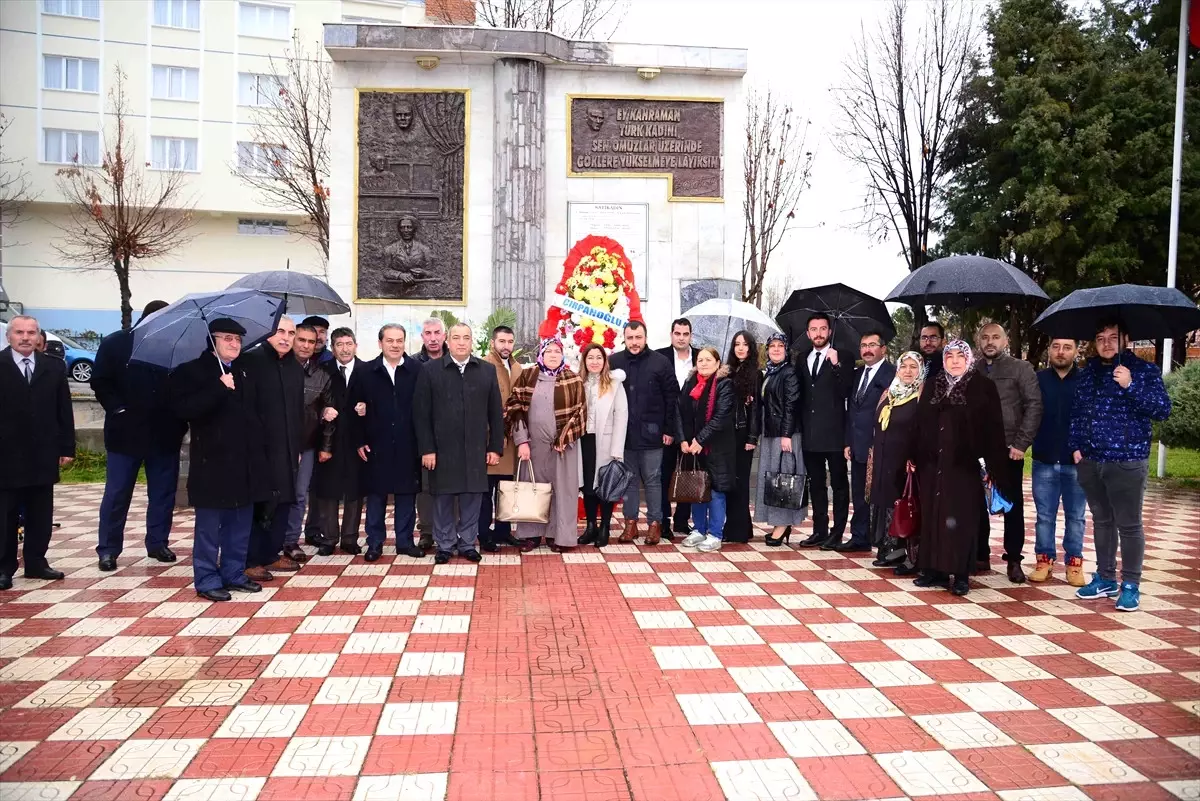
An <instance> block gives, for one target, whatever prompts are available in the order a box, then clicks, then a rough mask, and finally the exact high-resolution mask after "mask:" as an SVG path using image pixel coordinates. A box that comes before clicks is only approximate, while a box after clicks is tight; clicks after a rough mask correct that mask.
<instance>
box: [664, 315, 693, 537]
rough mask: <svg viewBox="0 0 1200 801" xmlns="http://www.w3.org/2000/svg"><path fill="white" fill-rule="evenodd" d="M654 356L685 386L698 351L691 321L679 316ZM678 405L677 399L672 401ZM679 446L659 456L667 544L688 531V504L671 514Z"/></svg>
mask: <svg viewBox="0 0 1200 801" xmlns="http://www.w3.org/2000/svg"><path fill="white" fill-rule="evenodd" d="M654 352H655V353H657V354H659V355H661V356H663V357H665V358H666V360H667V361H668V362H670V363H671V367H672V368H674V370H675V383H676V384H678V385H679V389H680V390H682V389H683V385H684V384H685V383H687V380H688V377H689V376H690V375H691V374H692V371H693V370H694V369H695V368H696V354H698V353H699V352H700V349H699V348H694V347H692V321H691V320H689V319H688V318H686V317H680V318H679V319H678V320H675V321H674V322H672V323H671V345H670V347H667V348H658V349H657V350H655V351H654ZM676 402H678V397H677V398H676ZM680 454H681V451H680V450H679V443H678V442H672V443H671V444H670V445H664V446H663V457H662V511H663V518H662V535H663V537H664V538H666V540H667V541H670V540H671V532H672V530H674V532H675V533H676V534H682V535H684V536H687V535H688V534H689V533H690V532H691V530H692V526H691V516H692V505H691V504H689V503H680V504H676V505H675V513H674V514H673V515H672V514H671V478H672V477H673V476H674V475H675V465H676V464H677V463H678V462H679V456H680Z"/></svg>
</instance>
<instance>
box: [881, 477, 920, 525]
mask: <svg viewBox="0 0 1200 801" xmlns="http://www.w3.org/2000/svg"><path fill="white" fill-rule="evenodd" d="M920 530H921V505H920V503H919V502H918V500H917V489H916V483H915V482H914V481H913V474H912V473H909V474H908V478H907V479H905V481H904V491H903V492H901V493H900V497H899V498H897V499H896V501H895V503H893V504H892V522H891V525H889V526H888V534H889V535H890V536H892V537H895V538H896V539H901V540H903V539H907V538H908V537H915V536H917V534H918V533H919V532H920Z"/></svg>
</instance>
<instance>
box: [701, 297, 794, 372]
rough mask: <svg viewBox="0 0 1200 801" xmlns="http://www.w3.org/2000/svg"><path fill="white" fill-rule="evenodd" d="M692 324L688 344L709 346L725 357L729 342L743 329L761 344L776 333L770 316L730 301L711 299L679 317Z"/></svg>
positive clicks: (737, 301) (743, 304)
mask: <svg viewBox="0 0 1200 801" xmlns="http://www.w3.org/2000/svg"><path fill="white" fill-rule="evenodd" d="M683 316H684V317H686V318H688V319H689V320H691V321H692V343H693V344H694V345H696V346H698V347H704V346H705V345H711V346H713V347H714V348H716V349H717V350H718V351H720V353H721V358H724V357H725V351H726V350H727V349H728V347H729V340H730V339H731V338H732V337H733V335H734V334H736V333H737V332H738V331H740V330H741V329H743V328H744V329H746V330H747V331H749V332H750V333H751V334H753V335H754V337H755V338H756V339H758V341H759V342H762V341H763V340H764V339H766V338H767V337H768V336H770V335H771V334H773V333H775V332H776V331H778V330H779V326H777V325H776V324H775V321H774V320H772V319H771V316H770V315H769V314H767V313H766V312H764V311H763V310H762V309H760V308H758V307H757V306H755V305H754V304H752V303H744V302H742V301H740V300H733V299H732V298H712V299H710V300H706V301H704V302H703V303H701V304H699V305H696V306H693V307H692V308H690V309H688V310H687V311H685V312H684V313H683Z"/></svg>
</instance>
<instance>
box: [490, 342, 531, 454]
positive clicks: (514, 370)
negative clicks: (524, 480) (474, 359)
mask: <svg viewBox="0 0 1200 801" xmlns="http://www.w3.org/2000/svg"><path fill="white" fill-rule="evenodd" d="M484 361H485V362H487V363H488V364H490V365H492V367H495V368H496V382H497V383H498V384H499V385H500V405H501V406H503V405H504V404H506V403H508V396H509V395H511V394H512V387H513V382H514V381H516V380H517V377H518V376H519V375H521V370H523V369H524V367H523V366H522V365H521V363H520V362H518V361H517V360H516V359H514V358H510V359H509V360H508V363H509V365H510V366H509V367H505V366H504V362H503V361H501V360H500V357H499V356H497V355H496V352H495V351H488V355H487V357H486V358H484ZM516 465H517V446H516V445H514V444H513V442H512V440H509V439H505V440H504V453H502V454H501V455H500V464H498V465H494V466H492V467H489V468H488V474H489V475H493V476H511V475H512V474H513V470H515V469H516Z"/></svg>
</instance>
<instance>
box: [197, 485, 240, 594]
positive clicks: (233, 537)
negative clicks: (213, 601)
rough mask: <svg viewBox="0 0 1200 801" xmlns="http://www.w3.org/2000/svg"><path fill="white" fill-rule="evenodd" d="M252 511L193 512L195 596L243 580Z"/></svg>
mask: <svg viewBox="0 0 1200 801" xmlns="http://www.w3.org/2000/svg"><path fill="white" fill-rule="evenodd" d="M253 516H254V507H253V506H250V505H246V506H238V507H236V508H234V509H205V508H200V509H197V510H196V532H195V535H194V542H193V544H192V581H193V583H195V585H196V591H197V592H206V591H208V590H219V589H221V588H222V587H227V586H229V585H230V584H240V583H242V582H244V581H245V580H246V552H247V549H248V548H249V547H250V522H251V520H252V519H253Z"/></svg>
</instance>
